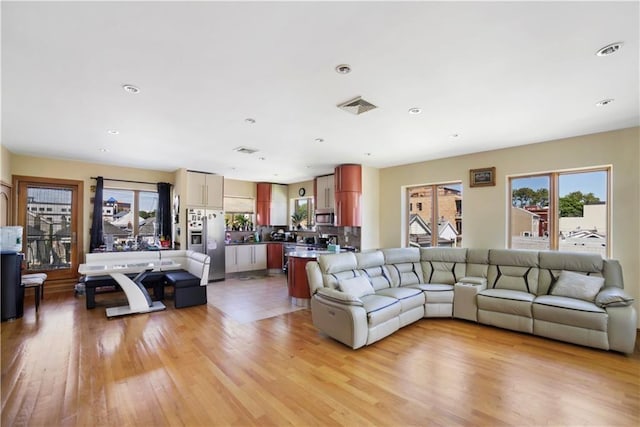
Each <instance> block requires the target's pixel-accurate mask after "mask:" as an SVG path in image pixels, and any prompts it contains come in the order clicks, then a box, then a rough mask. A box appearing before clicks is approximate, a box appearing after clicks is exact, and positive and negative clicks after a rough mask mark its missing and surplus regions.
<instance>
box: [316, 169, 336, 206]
mask: <svg viewBox="0 0 640 427" xmlns="http://www.w3.org/2000/svg"><path fill="white" fill-rule="evenodd" d="M334 187H335V177H334V175H325V176H319V177H316V179H315V197H316V200H315V202H316V209H334V208H335V188H334Z"/></svg>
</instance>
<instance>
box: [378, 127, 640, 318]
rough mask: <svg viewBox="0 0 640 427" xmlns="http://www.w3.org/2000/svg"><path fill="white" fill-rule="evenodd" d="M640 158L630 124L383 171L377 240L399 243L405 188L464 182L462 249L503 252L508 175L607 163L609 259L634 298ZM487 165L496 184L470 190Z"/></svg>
mask: <svg viewBox="0 0 640 427" xmlns="http://www.w3.org/2000/svg"><path fill="white" fill-rule="evenodd" d="M639 159H640V128H637V127H635V128H629V129H623V130H619V131H613V132H604V133H599V134H593V135H584V136H578V137H574V138H567V139H562V140H557V141H550V142H543V143H539V144H531V145H525V146H520V147H514V148H508V149H503V150H496V151H488V152H484V153H476V154H471V155H466V156H459V157H452V158H447V159H440V160H433V161H428V162H422V163H415V164H411V165H404V166H398V167H393V168H386V169H381V170H380V193H379V194H380V202H379V205H378V210H379V212H380V242H381V245H382V246H383V247H394V246H400V245H401V243H402V236H403V234H404V227H405V224H404V223H405V218H406V212H403V211H402V209H403V197H404V189H405V187H406V186H411V185H416V184H429V183H439V182H448V181H458V180H462V183H463V196H462V206H463V208H462V209H463V212H462V215H463V242H464V246H465V247H469V248H504V247H506V245H507V226H508V224H507V218H508V216H507V213H508V207H509V206H510V195H509V194H508V178H507V177H508V176H509V175H517V174H528V173H534V172H547V171H552V170H567V169H572V168H584V167H592V166H602V165H611V166H612V178H613V179H612V194H611V197H610V199H611V200H610V203H612V236H611V244H612V248H611V252H612V254H611V255H612V258H616V259H618V260H620V263H621V264H622V268H623V271H624V278H625V289H626V290H627V291H628V292H629V293H631V294H632V295H633V296H634V298H635V299H636V301H639V300H640V238H639V236H640V220H639V218H640V172H639V171H640V167H639V165H640V162H639ZM490 166H495V167H496V185H495V186H494V187H476V188H469V169H477V168H483V167H490ZM636 309H638V303H637V302H636Z"/></svg>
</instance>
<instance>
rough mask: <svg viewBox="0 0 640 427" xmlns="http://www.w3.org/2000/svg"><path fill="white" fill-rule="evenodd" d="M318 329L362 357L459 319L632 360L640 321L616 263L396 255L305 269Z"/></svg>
mask: <svg viewBox="0 0 640 427" xmlns="http://www.w3.org/2000/svg"><path fill="white" fill-rule="evenodd" d="M306 269H307V277H308V280H309V287H310V291H311V315H312V319H313V323H314V325H315V326H316V327H317V328H318V329H320V330H321V331H322V332H324V333H326V334H327V335H329V336H330V337H332V338H334V339H336V340H338V341H340V342H342V343H344V344H346V345H348V346H350V347H352V348H354V349H356V348H359V347H362V346H365V345H369V344H372V343H374V342H376V341H378V340H380V339H382V338H384V337H386V336H388V335H390V334H392V333H394V332H395V331H397V330H398V329H400V328H402V327H404V326H406V325H409V324H411V323H413V322H415V321H417V320H419V319H422V318H423V317H454V318H460V319H466V320H472V321H477V322H479V323H482V324H486V325H492V326H497V327H501V328H506V329H511V330H515V331H519V332H526V333H530V334H534V335H539V336H543V337H547V338H552V339H556V340H562V341H566V342H571V343H574V344H579V345H584V346H590V347H595V348H599V349H604V350H614V351H619V352H622V353H632V352H633V350H634V346H635V339H636V327H637V314H636V311H635V309H634V307H633V305H632V303H633V299H632V298H631V297H630V296H629V295H628V294H627V293H625V291H624V284H623V280H622V269H621V267H620V264H619V263H618V262H617V261H616V260H610V259H602V258H601V257H600V256H599V255H597V254H589V253H567V252H552V251H524V250H509V249H490V250H489V249H465V248H392V249H381V250H376V251H371V252H362V253H349V252H347V253H341V254H329V255H321V256H319V257H318V261H317V262H309V263H308V264H307V267H306Z"/></svg>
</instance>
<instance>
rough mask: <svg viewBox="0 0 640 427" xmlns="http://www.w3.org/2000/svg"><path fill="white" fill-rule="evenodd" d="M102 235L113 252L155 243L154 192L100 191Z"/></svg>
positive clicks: (155, 204) (106, 189)
mask: <svg viewBox="0 0 640 427" xmlns="http://www.w3.org/2000/svg"><path fill="white" fill-rule="evenodd" d="M102 197H103V202H102V220H103V223H104V224H103V233H104V234H105V236H107V235H109V236H112V237H109V238H108V239H107V240H109V241H111V239H113V244H114V245H115V247H116V249H124V248H125V247H126V248H132V249H137V248H138V247H139V246H140V245H145V244H153V243H154V242H155V239H156V229H157V225H156V213H157V211H158V193H157V192H155V191H143V190H123V189H114V188H105V189H104V191H103V196H102Z"/></svg>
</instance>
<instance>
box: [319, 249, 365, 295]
mask: <svg viewBox="0 0 640 427" xmlns="http://www.w3.org/2000/svg"><path fill="white" fill-rule="evenodd" d="M318 265H319V266H320V271H321V272H322V281H323V283H324V286H325V287H327V288H331V289H338V281H339V280H340V279H348V278H351V277H356V276H359V275H360V273H358V272H357V271H356V269H357V266H358V262H357V260H356V256H355V254H354V253H353V252H345V253H340V254H326V255H320V256H319V257H318Z"/></svg>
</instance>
